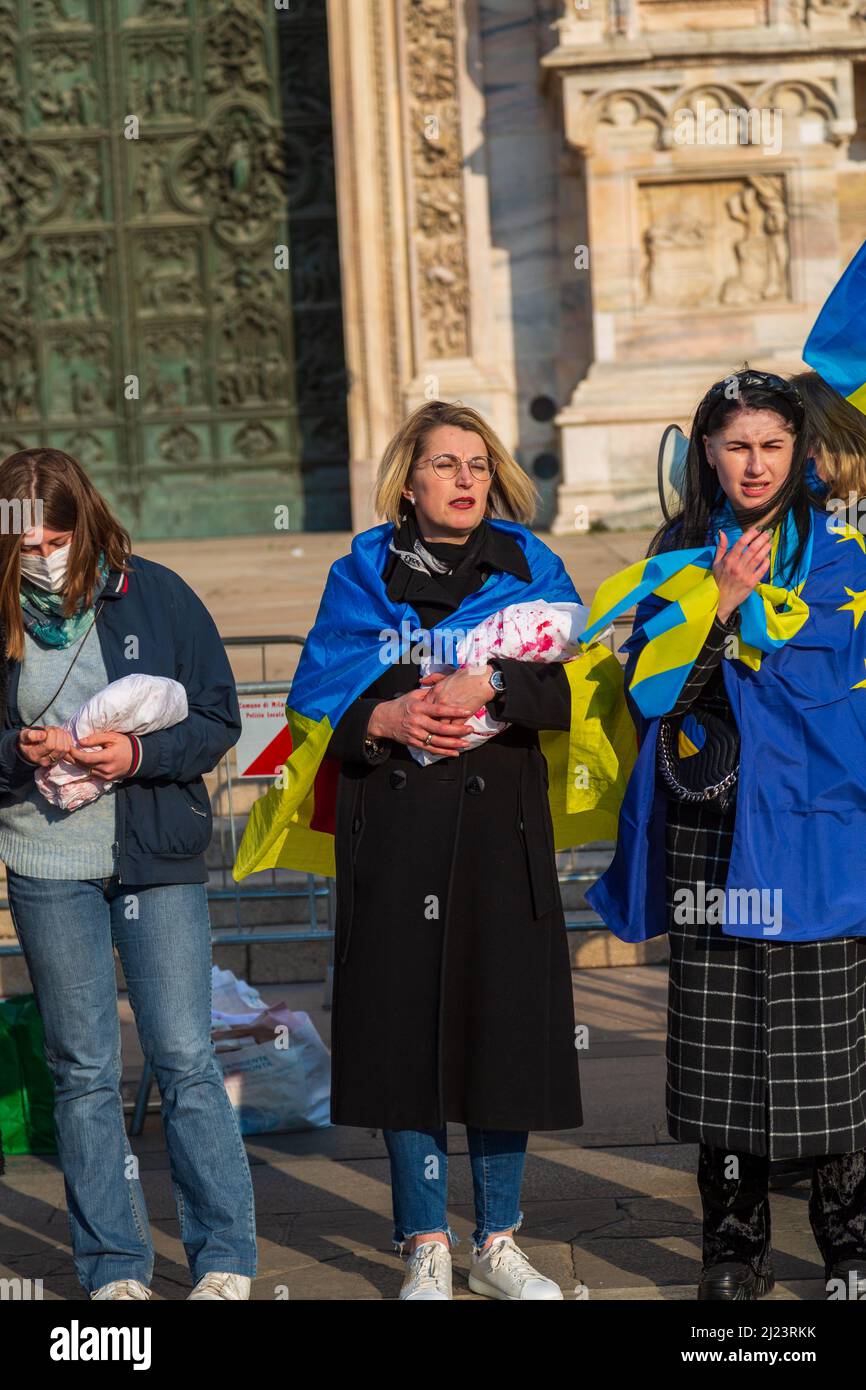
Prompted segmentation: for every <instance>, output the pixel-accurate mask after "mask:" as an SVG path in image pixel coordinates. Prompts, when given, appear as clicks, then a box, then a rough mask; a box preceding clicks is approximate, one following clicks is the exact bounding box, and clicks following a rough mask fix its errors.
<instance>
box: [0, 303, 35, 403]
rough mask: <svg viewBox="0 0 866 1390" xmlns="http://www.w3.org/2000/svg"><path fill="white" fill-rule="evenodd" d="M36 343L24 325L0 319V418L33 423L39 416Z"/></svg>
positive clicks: (9, 316)
mask: <svg viewBox="0 0 866 1390" xmlns="http://www.w3.org/2000/svg"><path fill="white" fill-rule="evenodd" d="M37 360H38V359H37V356H36V344H35V341H34V337H33V333H32V332H31V330H30V328H29V327H28V325H27V324H26V323H22V322H21V320H20V319H18V318H17V317H16V316H15V315H12V314H4V315H3V316H2V317H0V416H3V417H5V419H7V420H32V419H34V418H35V417H36V416H38V414H39V380H38V376H37Z"/></svg>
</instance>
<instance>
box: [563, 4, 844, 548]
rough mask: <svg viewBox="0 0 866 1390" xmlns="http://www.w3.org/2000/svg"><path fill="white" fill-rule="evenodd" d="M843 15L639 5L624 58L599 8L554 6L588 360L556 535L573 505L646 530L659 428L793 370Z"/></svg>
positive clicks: (832, 217)
mask: <svg viewBox="0 0 866 1390" xmlns="http://www.w3.org/2000/svg"><path fill="white" fill-rule="evenodd" d="M842 8H843V7H842V6H841V5H834V4H832V3H829V0H823V3H822V4H820V5H816V4H814V3H812V4H811V9H809V10H807V11H805V12H803V13H799V12H798V11H797V10H796V9H789V8H788V7H785V8H784V10H783V9H782V7H781V6H776V7H775V8H774V10H773V12H772V15H771V16H770V19H769V20H768V18H767V15H766V12H765V9H764V4H763V0H739V3H737V4H735V5H731V6H722V5H718V4H715V3H714V2H713V0H697V3H695V4H690V5H689V6H687V7H686V6H680V5H672V4H668V3H663V2H662V0H640V3H638V4H637V6H636V11H635V13H636V23H637V26H638V31H637V33H636V35H635V37H634V38H633V39H628V38H626V39H625V40H624V39H623V37H621V36H617V37H615V36H614V34H613V33H612V32H611V27H610V19H609V11H608V10H606V9H605V8H604V7H603V6H602V5H601V4H600V0H590V3H589V5H588V6H586V7H580V8H578V7H577V6H575V5H574V4H573V3H571V0H569V4H568V5H567V6H565V7H564V17H563V19H562V21H561V22H560V44H559V47H558V48H557V49H556V50H555V51H554V52H553V53H552V54H550V55H549V56H548V58H547V59H546V60H545V65H546V66H547V67H548V68H549V70H551V71H552V72H555V73H556V74H558V76H559V79H560V80H561V83H562V93H563V107H564V120H565V134H566V138H567V139H568V141H569V142H570V143H571V144H572V145H573V146H574V147H575V148H576V149H578V150H579V151H580V152H581V154H582V156H583V159H584V167H585V178H586V184H587V198H588V204H589V248H588V250H589V266H588V269H587V270H586V271H585V272H584V273H586V274H588V275H589V276H590V277H591V291H592V301H593V323H594V337H595V353H594V362H593V364H592V366H591V368H590V370H589V373H588V374H587V376H586V377H585V379H584V380H583V381H581V382H580V383H579V385H578V386H577V388H576V390H575V391H574V394H573V396H572V398H571V400H570V401H569V403H568V405H567V406H566V407H565V408H564V409H563V410H562V411H561V412H560V414H559V416H558V419H557V423H558V425H559V426H560V429H561V438H562V455H563V477H564V480H563V484H562V487H561V489H560V497H559V509H558V515H557V519H556V522H555V525H554V530H555V531H558V532H564V531H568V530H570V529H572V527H573V525H574V515H575V508H576V507H578V506H579V507H582V508H584V507H588V509H589V514H590V518H592V517H593V516H595V517H598V516H602V517H606V518H607V520H608V522H609V523H610V524H613V525H627V524H629V521H630V520H636V519H649V518H650V516H651V514H652V513H651V509H652V507H653V505H654V499H655V495H656V487H655V460H656V448H657V444H658V440H659V436H660V432H661V428H662V427H663V426H664V425H665V424H667V423H668V422H669V421H671V420H677V421H679V423H680V424H681V425H683V427H687V426H688V424H689V418H690V415H691V412H692V410H693V408H694V406H695V405H696V403H697V401H698V399H699V397H700V395H701V394H702V392H703V391H704V390H705V389H706V387H707V386H709V385H710V384H711V383H712V381H714V380H717V379H718V378H720V377H722V376H724V375H726V374H727V373H729V372H731V371H734V370H736V369H737V368H738V367H739V366H741V365H742V363H743V361H744V360H748V361H749V362H750V363H751V365H753V366H761V367H766V368H769V369H771V370H772V369H775V370H789V369H790V370H793V369H796V368H797V367H798V366H799V365H800V350H801V348H802V345H803V343H804V341H805V338H806V335H807V332H808V330H809V327H810V325H811V323H812V321H813V319H814V317H815V314H816V312H817V310H818V307H819V305H820V303H821V301H822V299H823V298H824V296H825V295H826V293H827V292H828V291H829V289H830V288H831V286H832V285H833V283H834V281H835V279H836V277H837V276H838V273H839V270H840V241H839V221H838V206H839V193H838V188H837V181H838V177H839V172H840V169H841V167H842V165H843V162H844V159H845V155H846V149H847V143H848V140H849V139H850V137H851V135H852V134H853V133H854V131H855V129H856V123H855V121H854V119H853V63H852V57H853V54H854V52H855V51H856V43H855V42H852V38H853V35H852V32H851V30H850V28H847V27H845V28H840V25H839V13H840V11H841V10H842ZM686 9H687V10H688V16H689V24H690V28H689V30H688V31H686V30H685V29H684V28H682V27H681V25H682V15H683V14H684V13H685V11H686ZM678 16H679V17H678ZM810 17H811V18H810ZM817 21H820V27H822V40H823V42H822V44H821V47H820V49H811V50H810V38H809V34H808V26H809V24H810V23H811V24H812V27H816V22H817ZM853 23H854V21H853V20H849V18H848V17H846V18H845V21H844V24H845V26H848V25H849V24H853ZM723 26H726V27H723ZM824 30H826V34H825V32H824ZM861 32H862V30H861ZM831 33H832V34H833V35H837V36H838V37H835V38H832V39H831V38H830V37H829V34H831ZM834 48H835V49H836V51H834ZM715 111H720V112H723V113H730V112H736V113H740V112H743V113H746V114H745V115H744V116H741V115H736V116H734V117H733V123H732V121H731V117H730V116H729V115H727V116H726V117H725V120H724V121H722V120H720V119H719V118H716V117H713V116H712V114H711V113H713V112H715ZM744 122H750V124H745V123H744ZM762 122H763V124H762Z"/></svg>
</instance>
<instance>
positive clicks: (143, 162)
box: [132, 142, 169, 217]
mask: <svg viewBox="0 0 866 1390" xmlns="http://www.w3.org/2000/svg"><path fill="white" fill-rule="evenodd" d="M168 149H169V146H168V143H167V142H165V143H163V142H159V143H157V144H151V143H150V142H148V143H147V144H144V142H142V148H141V149H140V150H137V151H136V152H135V153H136V157H137V162H136V164H135V165H134V166H133V171H132V211H133V213H134V215H135V216H136V217H151V216H153V214H154V213H158V212H163V211H164V209H165V208H166V206H167V199H166V188H165V159H166V156H167V154H168Z"/></svg>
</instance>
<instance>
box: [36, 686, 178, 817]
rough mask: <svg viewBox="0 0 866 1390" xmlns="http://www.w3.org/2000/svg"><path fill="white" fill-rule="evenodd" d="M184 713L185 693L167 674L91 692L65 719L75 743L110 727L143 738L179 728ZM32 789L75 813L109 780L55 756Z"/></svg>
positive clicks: (104, 787) (66, 727) (38, 774)
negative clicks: (35, 787) (58, 759)
mask: <svg viewBox="0 0 866 1390" xmlns="http://www.w3.org/2000/svg"><path fill="white" fill-rule="evenodd" d="M188 713H189V709H188V706H187V699H186V691H185V690H184V688H183V686H182V685H181V684H180V682H179V681H173V680H171V679H170V678H169V677H168V676H144V675H135V676H121V678H120V680H116V681H111V683H110V684H109V685H107V686H106V687H105V689H104V690H97V692H96V694H95V695H91V697H90V699H89V700H85V702H84V704H83V705H82V706H81V708H80V709H79V710H77V711H76V713H75V714H73V715H71V716H70V718H69V719H67V720H65V721H64V723H63V725H62V727H63V728H64V729H68V731H69V733H71V735H72V741H73V743H75V744H76V745H77V744H78V743H79V741H80V740H81V739H83V738H88V737H89V735H90V734H96V733H102V732H103V730H106V729H116V730H117V731H118V732H119V733H122V734H149V733H152V732H153V731H154V730H155V729H167V728H168V727H169V725H171V724H179V723H180V722H181V720H182V719H186V717H187V715H188ZM35 780H36V785H37V787H38V788H39V790H40V791H41V793H42V795H43V796H44V797H45V799H46V801H50V802H51V804H52V805H53V806H60V807H62V808H63V810H64V811H75V810H77V809H78V807H79V806H83V805H85V803H86V802H88V801H95V800H96V798H97V797H98V796H101V795H102V793H103V792H104V791H108V789H109V787H113V786H114V783H113V782H108V781H106V780H105V778H104V777H100V776H99V775H98V774H97V773H95V772H91V771H90V770H89V769H88V768H86V767H81V766H80V765H79V764H78V763H73V762H70V761H68V760H67V759H64V758H61V760H60V762H58V763H55V764H54V766H53V767H40V768H39V770H38V771H37V773H36V779H35Z"/></svg>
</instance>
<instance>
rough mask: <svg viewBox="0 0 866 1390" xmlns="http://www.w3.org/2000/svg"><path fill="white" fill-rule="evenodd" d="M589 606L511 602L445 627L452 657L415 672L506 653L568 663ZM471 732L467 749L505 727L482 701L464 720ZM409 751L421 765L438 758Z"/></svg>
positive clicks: (474, 663)
mask: <svg viewBox="0 0 866 1390" xmlns="http://www.w3.org/2000/svg"><path fill="white" fill-rule="evenodd" d="M588 616H589V609H588V608H586V607H585V606H584V605H583V604H582V603H545V602H543V600H540V599H539V600H535V601H533V602H531V603H511V604H509V605H508V607H507V608H500V609H499V611H498V612H496V613H491V615H490V617H489V618H485V619H484V622H483V623H479V624H478V626H477V627H474V628H471V629H470V630H469V631H468V632H465V633H461V632H460V631H459V630H457V629H452V630H451V634H450V635H451V636H452V637H453V651H452V652H449V655H452V654H453V657H454V660H453V661H452V662H450V663H446V662H436V661H435V660H432V659H430V660H425V661H422V663H421V675H422V676H426V675H428V674H429V673H430V672H431V671H453V670H455V669H457V668H459V667H462V666H485V665H486V664H487V662H488V661H489V660H490V658H491V657H496V656H501V657H509V658H512V659H514V660H516V661H545V662H547V661H570V660H571V659H572V658H573V657H575V656H579V655H580V651H581V648H580V646H579V643H578V640H577V639H578V637H579V636H580V634H581V633H582V632H583V630H584V628H585V627H586V620H587V617H588ZM465 723H467V724H468V725H469V726H470V728H471V729H472V730H473V732H472V733H471V734H468V735H467V740H468V747H470V748H474V747H476V746H477V745H478V744H479V743H484V742H485V741H486V740H487V739H488V738H493V737H494V736H495V735H496V734H499V733H501V732H502V730H503V729H507V728H508V725H507V724H506V723H504V722H503V721H502V720H497V719H493V718H492V717H491V715H490V714H489V712H488V710H487V706H486V705H482V706H481V708H480V709H478V710H476V712H475V713H474V714H471V715H470V716H469V718H468V719H467V720H465ZM409 752H410V753H411V754H412V757H413V758H414V759H415V761H416V762H419V763H420V764H421V766H422V767H427V765H428V764H429V763H435V762H438V760H439V759H440V758H441V757H442V756H443V755H442V754H441V753H429V752H426V751H425V750H424V749H422V748H410V749H409Z"/></svg>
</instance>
